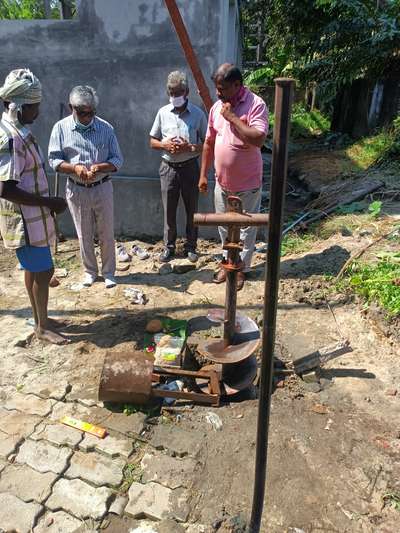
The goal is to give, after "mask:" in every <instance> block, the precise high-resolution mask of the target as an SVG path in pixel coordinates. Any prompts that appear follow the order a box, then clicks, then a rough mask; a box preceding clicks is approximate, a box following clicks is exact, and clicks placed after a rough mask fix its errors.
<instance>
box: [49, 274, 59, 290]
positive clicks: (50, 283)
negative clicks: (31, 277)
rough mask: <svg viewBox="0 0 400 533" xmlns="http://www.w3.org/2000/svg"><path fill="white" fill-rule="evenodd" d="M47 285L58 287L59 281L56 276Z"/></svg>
mask: <svg viewBox="0 0 400 533" xmlns="http://www.w3.org/2000/svg"><path fill="white" fill-rule="evenodd" d="M49 285H50V287H58V286H59V285H60V280H59V279H58V278H57V277H56V276H53V277H52V278H51V280H50V282H49Z"/></svg>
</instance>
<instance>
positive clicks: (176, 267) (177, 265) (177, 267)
mask: <svg viewBox="0 0 400 533" xmlns="http://www.w3.org/2000/svg"><path fill="white" fill-rule="evenodd" d="M192 270H196V265H195V264H194V263H190V262H189V261H186V260H182V261H174V262H173V263H172V272H174V274H186V273H187V272H191V271H192Z"/></svg>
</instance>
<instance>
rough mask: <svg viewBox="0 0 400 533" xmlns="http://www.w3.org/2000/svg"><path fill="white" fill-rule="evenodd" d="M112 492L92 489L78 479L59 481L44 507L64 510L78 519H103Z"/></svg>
mask: <svg viewBox="0 0 400 533" xmlns="http://www.w3.org/2000/svg"><path fill="white" fill-rule="evenodd" d="M111 497H112V492H111V491H110V490H109V489H107V488H106V487H98V488H95V487H92V486H91V485H88V484H87V483H85V482H84V481H81V480H80V479H72V480H68V479H60V480H59V481H57V483H56V484H55V485H54V487H53V491H52V494H51V496H50V498H49V499H48V500H47V502H46V507H48V508H49V509H51V510H54V511H57V510H59V509H64V510H65V511H67V512H69V513H71V514H72V515H74V516H76V517H78V518H93V519H95V520H99V519H101V518H103V516H104V515H105V514H106V512H107V509H108V507H109V503H110V500H111Z"/></svg>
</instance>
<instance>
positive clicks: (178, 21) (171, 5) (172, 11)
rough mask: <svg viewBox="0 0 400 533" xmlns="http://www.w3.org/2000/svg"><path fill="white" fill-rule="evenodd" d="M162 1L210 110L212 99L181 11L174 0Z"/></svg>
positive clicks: (205, 103) (205, 105) (201, 94)
mask: <svg viewBox="0 0 400 533" xmlns="http://www.w3.org/2000/svg"><path fill="white" fill-rule="evenodd" d="M164 2H165V5H166V7H167V9H168V12H169V15H170V17H171V20H172V23H173V25H174V28H175V31H176V33H177V35H178V38H179V41H180V43H181V46H182V50H183V52H184V54H185V57H186V61H187V62H188V63H189V67H190V69H191V71H192V74H193V77H194V79H195V80H196V84H197V88H198V90H199V94H200V96H201V99H202V100H203V103H204V107H205V108H206V109H207V112H208V111H210V109H211V106H212V105H213V101H212V98H211V96H210V91H209V90H208V85H207V83H206V80H205V79H204V76H203V73H202V71H201V68H200V65H199V62H198V60H197V56H196V54H195V51H194V50H193V46H192V43H191V41H190V37H189V34H188V32H187V29H186V26H185V23H184V22H183V19H182V16H181V13H180V11H179V8H178V6H177V4H176V0H164Z"/></svg>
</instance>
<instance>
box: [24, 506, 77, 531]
mask: <svg viewBox="0 0 400 533" xmlns="http://www.w3.org/2000/svg"><path fill="white" fill-rule="evenodd" d="M81 525H82V522H81V521H80V520H78V519H77V518H75V517H73V516H71V515H69V514H68V513H65V512H64V511H57V512H56V513H52V512H50V513H46V514H45V515H44V517H43V518H42V519H41V520H39V523H38V525H37V526H36V527H35V529H34V530H33V531H34V533H73V532H75V531H76V530H77V529H78V528H79V527H80V526H81Z"/></svg>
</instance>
